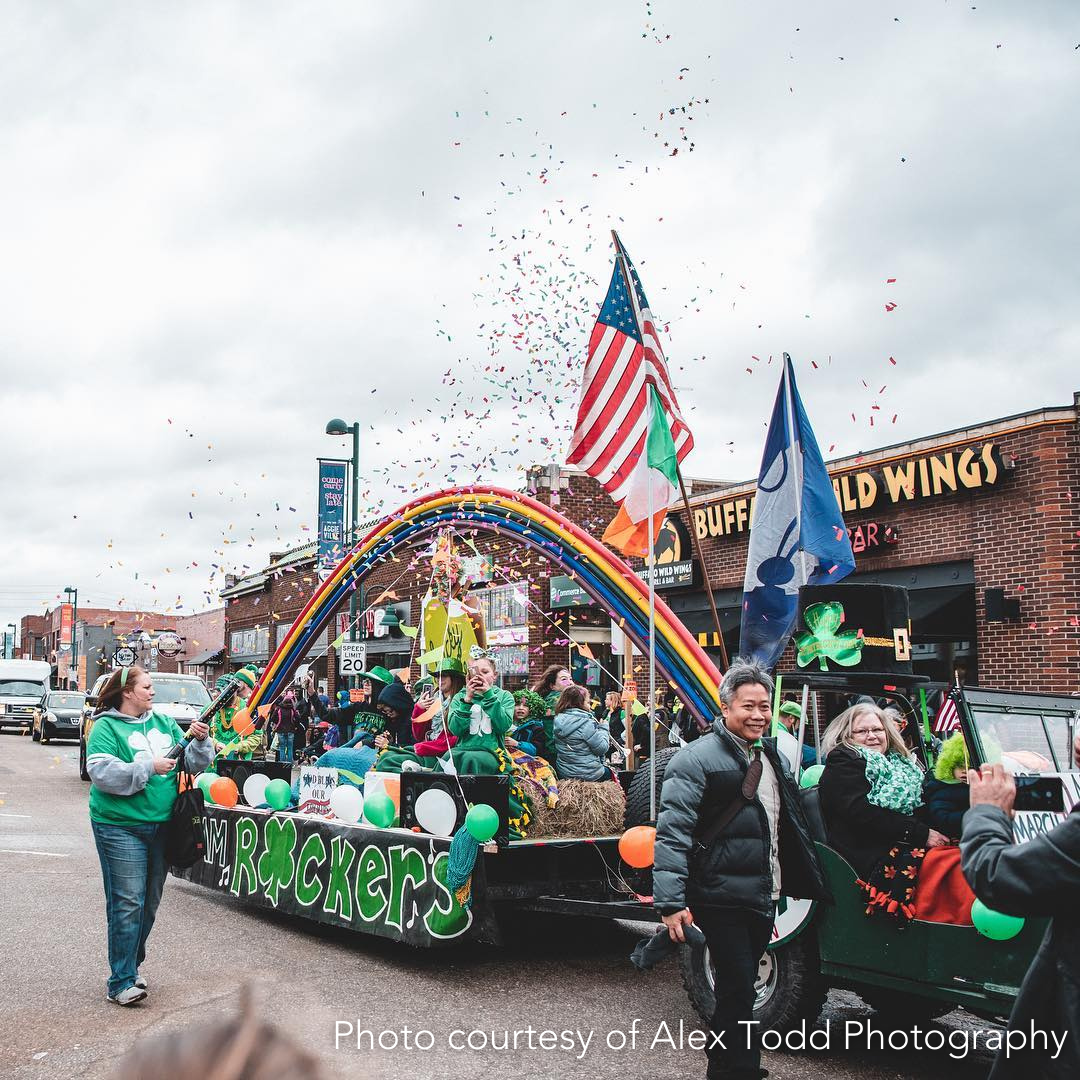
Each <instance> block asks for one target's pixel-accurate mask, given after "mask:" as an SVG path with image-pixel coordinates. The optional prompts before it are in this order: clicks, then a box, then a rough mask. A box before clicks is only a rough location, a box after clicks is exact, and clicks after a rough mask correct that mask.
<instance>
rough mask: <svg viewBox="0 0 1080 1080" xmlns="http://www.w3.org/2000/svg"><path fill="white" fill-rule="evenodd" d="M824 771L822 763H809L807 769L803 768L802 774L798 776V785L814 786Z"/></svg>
mask: <svg viewBox="0 0 1080 1080" xmlns="http://www.w3.org/2000/svg"><path fill="white" fill-rule="evenodd" d="M824 771H825V766H824V765H811V766H810V768H809V769H803V773H802V776H800V777H799V787H805V788H811V787H816V786H817V782H818V781H819V780H820V779H821V774H822V773H823V772H824Z"/></svg>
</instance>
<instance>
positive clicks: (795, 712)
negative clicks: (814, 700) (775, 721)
mask: <svg viewBox="0 0 1080 1080" xmlns="http://www.w3.org/2000/svg"><path fill="white" fill-rule="evenodd" d="M780 715H781V716H794V717H795V718H796V719H797V720H799V719H802V706H801V705H800V704H799V703H798V702H797V701H785V702H784V704H783V705H781V706H780Z"/></svg>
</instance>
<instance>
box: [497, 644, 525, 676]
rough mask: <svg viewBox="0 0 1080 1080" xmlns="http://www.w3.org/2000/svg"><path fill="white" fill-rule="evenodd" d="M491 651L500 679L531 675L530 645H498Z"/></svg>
mask: <svg viewBox="0 0 1080 1080" xmlns="http://www.w3.org/2000/svg"><path fill="white" fill-rule="evenodd" d="M490 651H491V654H492V656H493V657H494V660H495V666H496V667H497V668H498V670H499V677H500V678H507V677H509V676H511V675H528V674H529V646H528V645H496V646H494V647H493V648H492V649H491V650H490Z"/></svg>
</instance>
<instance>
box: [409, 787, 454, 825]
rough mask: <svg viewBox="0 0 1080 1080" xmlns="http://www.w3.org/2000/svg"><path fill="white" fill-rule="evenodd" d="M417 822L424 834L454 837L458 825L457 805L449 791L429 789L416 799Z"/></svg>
mask: <svg viewBox="0 0 1080 1080" xmlns="http://www.w3.org/2000/svg"><path fill="white" fill-rule="evenodd" d="M415 810H416V820H417V822H418V823H419V825H420V828H421V829H423V830H424V832H429V833H432V834H433V835H435V836H453V834H454V826H455V825H456V824H457V804H456V803H455V802H454V800H453V798H452V796H451V795H450V793H449V792H447V791H442V790H441V789H440V788H428V789H427V790H426V791H421V792H420V794H419V796H417V799H416V807H415Z"/></svg>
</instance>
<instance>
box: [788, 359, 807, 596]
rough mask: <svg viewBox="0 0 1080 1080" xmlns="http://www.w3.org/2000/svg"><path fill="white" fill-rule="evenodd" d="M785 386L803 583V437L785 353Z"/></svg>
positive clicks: (804, 555) (804, 580)
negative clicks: (799, 430)
mask: <svg viewBox="0 0 1080 1080" xmlns="http://www.w3.org/2000/svg"><path fill="white" fill-rule="evenodd" d="M784 388H785V391H786V395H785V396H786V397H787V412H788V430H789V431H790V433H791V442H790V444H789V445H790V446H791V466H792V468H793V469H794V471H795V517H796V519H797V520H798V522H799V536H798V544H799V568H800V569H801V570H802V580H803V584H805V583H806V580H807V578H808V577H809V575H808V574H807V572H806V552H805V551H804V550H803V546H802V500H803V478H802V439H800V438H799V435H798V430H797V429H796V427H795V394H794V393H793V392H792V389H791V357H790V356H789V355H788V354H787V353H784ZM796 440H798V443H799V452H798V453H795V443H796Z"/></svg>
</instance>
